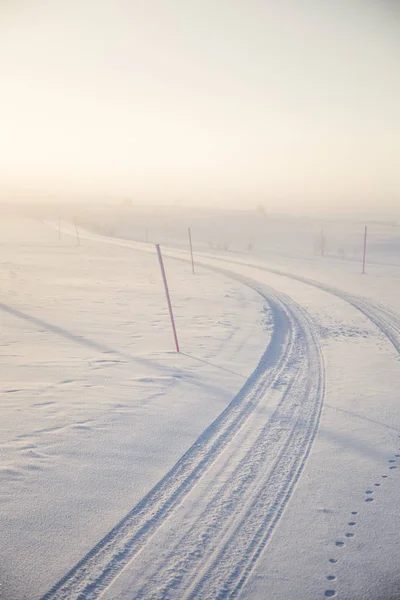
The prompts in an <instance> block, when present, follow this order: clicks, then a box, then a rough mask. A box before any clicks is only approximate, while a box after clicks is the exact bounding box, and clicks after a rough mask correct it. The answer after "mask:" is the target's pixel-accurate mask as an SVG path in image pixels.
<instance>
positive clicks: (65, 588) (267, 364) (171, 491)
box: [42, 268, 301, 600]
mask: <svg viewBox="0 0 400 600" xmlns="http://www.w3.org/2000/svg"><path fill="white" fill-rule="evenodd" d="M211 269H212V270H215V271H218V272H221V273H223V274H225V275H227V276H229V277H232V278H234V279H237V280H239V281H241V282H242V283H245V284H246V285H249V286H251V287H252V288H253V289H254V290H255V291H257V292H258V293H260V294H261V295H262V297H263V298H264V299H265V300H267V301H268V302H269V305H270V307H271V310H272V313H273V321H274V330H273V333H272V338H271V341H270V343H269V345H268V348H267V349H266V351H265V353H264V355H263V356H262V358H261V360H260V362H259V365H258V366H257V368H256V369H255V371H254V373H253V374H252V375H251V376H250V378H249V379H248V380H247V381H246V383H245V385H244V386H243V388H242V389H241V390H240V392H239V393H238V394H237V396H236V397H235V398H234V399H233V400H232V402H231V403H230V405H229V406H228V407H227V408H226V409H225V410H224V411H223V413H221V415H220V416H219V417H218V418H217V419H216V420H215V421H214V422H213V423H212V424H211V425H210V426H209V427H208V428H207V429H206V430H205V431H204V433H203V434H202V435H201V436H200V438H199V439H198V440H197V441H196V442H195V444H194V445H193V446H192V447H191V448H190V449H189V450H188V451H187V452H186V453H185V454H184V455H183V456H182V458H181V459H180V460H179V461H178V462H177V463H176V465H175V466H174V467H173V468H172V469H171V471H169V473H167V475H166V476H165V477H164V478H163V479H162V480H161V481H160V482H159V483H158V484H157V485H156V486H155V487H154V488H153V489H152V490H151V491H150V492H149V494H147V496H145V497H144V498H143V500H142V501H141V502H140V503H139V504H138V505H137V506H136V507H135V508H134V509H133V510H132V511H131V512H130V513H129V514H128V515H127V516H126V517H125V518H124V519H122V520H121V521H120V522H119V523H118V524H117V525H116V526H115V527H114V528H113V529H112V530H111V531H110V532H109V533H108V534H107V535H106V536H105V537H104V538H103V539H102V540H101V541H100V542H99V543H98V544H97V545H96V546H95V547H94V548H93V549H92V550H91V551H90V552H89V553H88V554H87V555H86V556H85V557H84V558H83V559H82V560H81V561H80V562H79V563H78V564H77V565H76V566H75V567H74V568H73V569H72V570H71V571H69V573H67V574H66V575H65V576H64V577H63V578H62V579H61V580H60V581H59V582H58V583H57V584H56V585H55V586H54V587H53V588H52V589H51V590H50V591H49V592H47V593H46V594H45V595H44V596H43V597H42V600H50V599H57V600H61V599H64V600H66V599H68V600H71V599H72V598H85V599H90V598H98V597H99V595H100V594H101V593H102V591H103V590H104V589H105V588H106V587H107V586H109V585H110V583H111V582H112V581H113V580H114V579H115V577H116V576H117V575H118V574H119V572H120V571H121V570H122V569H123V568H124V566H125V565H126V564H127V563H128V562H129V561H131V560H132V558H133V557H134V556H135V555H136V554H137V553H138V552H140V550H141V549H142V548H143V547H144V545H146V543H147V542H148V541H149V539H150V538H151V537H152V536H153V535H154V533H155V532H156V531H157V530H158V529H159V528H160V527H161V526H162V524H163V523H164V522H165V520H166V519H167V518H168V517H169V516H170V515H171V514H172V513H173V511H174V510H175V509H176V507H177V506H178V505H179V504H180V503H181V502H182V500H183V498H184V497H186V495H187V494H188V493H189V491H190V490H191V489H192V488H193V487H194V486H195V484H196V483H197V482H198V481H199V479H200V478H201V477H202V476H203V475H204V473H205V472H206V471H207V470H208V469H209V468H210V466H211V465H212V464H213V462H214V461H215V460H216V458H217V457H218V456H219V455H220V454H221V453H222V452H223V451H224V449H225V448H226V446H227V445H228V443H229V442H230V441H231V440H232V439H233V438H234V436H235V435H236V434H237V432H238V431H239V430H240V429H241V427H243V426H244V424H245V422H246V420H247V419H248V418H249V416H250V415H251V414H252V412H253V411H254V410H255V409H256V408H257V406H258V404H259V403H260V402H261V400H262V399H263V398H264V397H265V394H266V392H267V390H268V389H271V388H273V386H274V385H275V384H276V382H277V381H278V380H279V378H280V376H281V374H282V372H283V371H284V369H285V367H286V366H287V363H288V361H290V360H291V359H292V357H293V353H294V352H295V349H296V343H297V340H298V337H299V335H300V332H301V328H300V326H299V323H298V321H297V320H296V315H295V314H294V313H293V311H292V310H291V309H290V305H291V302H289V304H287V303H288V299H286V298H285V297H284V296H280V295H276V294H275V293H274V292H273V291H272V290H268V288H267V287H266V286H260V285H258V284H257V283H256V282H254V281H252V280H250V279H247V278H245V277H241V276H238V275H237V274H234V273H231V272H229V271H226V270H222V269H216V268H211Z"/></svg>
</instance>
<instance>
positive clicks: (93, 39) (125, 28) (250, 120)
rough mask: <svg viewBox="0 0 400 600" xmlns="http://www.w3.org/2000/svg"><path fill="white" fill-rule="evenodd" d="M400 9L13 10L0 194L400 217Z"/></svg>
mask: <svg viewBox="0 0 400 600" xmlns="http://www.w3.org/2000/svg"><path fill="white" fill-rule="evenodd" d="M399 4H400V3H399V1H398V0H376V1H372V0H371V1H370V0H329V1H328V0H140V1H139V0H63V1H61V0H0V81H1V86H0V93H1V96H0V194H1V195H2V196H3V197H5V196H7V195H8V194H9V195H11V197H19V196H20V195H23V196H24V197H29V196H30V195H31V196H32V197H37V196H38V195H39V196H40V194H43V195H44V196H45V195H48V196H54V197H55V198H57V197H58V196H61V195H64V196H68V195H71V197H72V196H73V195H79V196H82V197H84V196H88V197H89V196H90V197H95V196H97V195H101V196H104V195H110V196H121V197H130V198H132V199H134V200H137V201H141V200H147V199H148V200H152V201H154V200H157V201H160V202H163V201H165V202H174V201H176V200H177V201H180V202H182V203H183V204H190V203H194V204H197V205H198V204H201V203H204V204H213V203H216V204H218V203H220V204H223V203H225V204H226V205H235V206H236V205H244V204H245V203H249V206H250V207H251V206H253V205H255V204H256V203H257V202H260V201H262V202H265V204H266V205H270V204H271V206H272V205H274V206H279V205H282V206H289V207H292V208H299V209H301V208H303V207H305V208H312V207H313V206H314V207H317V208H322V207H324V206H328V205H329V206H333V207H342V206H349V205H351V208H352V210H354V208H355V207H357V206H360V207H361V206H365V203H369V204H370V206H369V207H371V206H372V205H373V204H374V205H377V206H383V205H384V204H385V205H388V206H389V205H392V206H397V205H400V193H399V192H400V6H399Z"/></svg>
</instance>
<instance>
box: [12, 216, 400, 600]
mask: <svg viewBox="0 0 400 600" xmlns="http://www.w3.org/2000/svg"><path fill="white" fill-rule="evenodd" d="M262 218H264V217H262ZM82 221H83V220H82ZM89 221H90V219H86V223H85V225H86V229H84V228H83V226H82V225H81V226H80V235H81V245H80V246H77V244H76V240H75V238H74V228H73V226H71V225H70V224H68V223H65V222H63V223H62V228H61V229H62V232H61V239H59V236H58V231H57V223H55V222H54V221H51V220H50V219H49V220H47V221H46V222H44V223H43V224H41V223H39V222H37V221H34V220H22V219H8V220H4V221H3V223H2V225H1V240H2V242H1V250H2V263H1V271H0V278H1V279H0V282H1V289H2V299H1V305H0V308H1V318H2V335H3V337H2V342H1V362H2V366H3V369H2V373H3V375H2V379H1V391H2V409H3V410H2V417H3V418H2V428H1V439H0V442H1V461H2V462H1V466H0V468H1V471H0V474H1V495H0V501H1V513H0V520H1V530H2V541H3V543H2V545H1V550H0V552H1V554H0V564H1V567H0V569H1V570H0V590H1V591H0V597H1V598H4V599H5V600H15V599H27V600H28V599H29V600H30V599H32V600H36V599H39V598H41V597H43V598H46V599H50V598H52V599H57V600H59V599H61V598H62V599H77V598H79V599H83V598H87V599H89V598H90V599H91V598H99V597H102V598H104V599H107V600H116V599H120V600H125V599H133V598H143V599H147V598H154V599H155V598H159V599H161V598H171V599H172V598H174V599H180V598H192V599H195V598H200V599H202V598H207V599H214V598H221V599H222V598H233V597H238V596H240V597H242V598H245V599H246V600H257V599H259V598H268V599H269V598H271V599H272V598H273V599H274V600H275V599H278V600H292V599H293V600H294V599H301V600H303V599H304V600H305V599H307V600H308V599H312V600H314V599H318V598H324V597H337V598H341V599H342V600H344V599H345V600H361V599H363V598H366V597H369V598H376V599H377V600H378V599H381V598H382V599H384V598H385V599H396V598H399V597H400V570H399V568H398V560H397V557H398V548H399V544H400V537H399V535H398V531H400V516H399V514H398V508H397V504H398V497H399V493H400V478H399V477H400V474H399V469H400V462H399V460H400V392H399V390H400V369H399V352H400V316H399V312H400V311H399V306H398V297H399V291H400V269H399V266H397V265H398V263H397V258H396V253H397V250H398V248H399V246H398V245H396V243H395V239H396V235H394V236H393V231H395V229H393V226H392V225H390V228H391V229H390V230H388V229H386V230H385V231H386V233H385V236H386V237H384V236H383V234H382V232H381V231H380V233H379V236H381V238H382V239H383V242H382V244H381V246H380V247H385V248H389V250H388V259H387V260H386V258H385V257H386V255H385V253H384V252H381V254H380V255H379V260H375V261H371V262H370V263H369V264H368V269H367V275H364V276H362V275H361V274H360V265H359V261H358V260H352V259H348V260H347V259H346V260H345V259H344V258H343V256H341V257H340V256H336V255H335V254H334V253H331V255H328V256H327V255H325V256H324V257H322V256H317V255H315V254H313V253H312V249H309V250H310V251H309V252H306V251H305V249H304V248H305V246H304V245H303V243H302V241H301V240H303V241H304V240H305V239H307V240H308V239H312V236H311V238H310V231H309V229H310V228H309V225H307V228H306V230H305V232H304V235H303V236H299V237H297V238H295V236H294V234H293V232H292V230H290V232H291V233H290V234H288V237H289V238H290V243H289V242H288V244H287V246H288V247H289V246H290V248H291V249H290V251H289V250H287V249H286V250H287V251H285V252H284V251H282V249H280V248H279V247H275V250H274V251H273V249H270V250H269V251H267V248H266V247H262V248H260V250H259V251H257V249H256V247H255V244H254V247H252V248H251V249H250V247H248V248H247V249H245V248H242V249H240V248H236V249H235V251H233V250H231V251H228V250H223V249H221V247H222V246H223V244H222V243H221V244H220V247H219V248H218V247H216V244H215V243H213V244H207V243H206V242H205V238H204V236H203V238H202V240H201V241H199V242H196V228H195V227H193V231H192V233H193V238H194V242H195V252H196V273H195V275H192V273H191V267H190V264H189V262H187V261H188V253H187V250H186V248H185V247H184V246H185V237H184V233H182V234H181V235H180V236H179V235H178V233H176V234H174V236H172V235H171V236H170V237H171V239H170V240H169V243H167V242H168V241H167V240H164V239H162V235H160V236H159V239H153V240H151V241H161V242H164V244H163V249H164V256H165V260H166V268H167V273H168V277H169V281H170V287H171V294H172V301H173V305H174V308H175V312H176V320H177V326H178V333H179V338H180V343H181V349H182V352H181V353H180V354H176V353H175V352H174V349H173V340H172V335H171V331H170V325H169V321H168V313H167V309H166V305H165V298H164V296H163V289H162V283H161V280H160V274H159V269H158V264H157V259H156V256H155V252H154V246H153V245H152V244H149V243H146V242H145V241H138V240H140V237H139V236H138V235H137V232H135V231H134V230H133V229H132V231H131V235H129V227H128V226H127V224H125V231H124V232H123V234H122V233H121V232H119V231H118V230H117V231H116V230H115V225H114V230H113V232H112V233H114V235H115V234H117V235H118V234H121V235H123V236H124V238H125V239H121V238H119V237H106V236H104V235H101V232H100V233H99V231H100V229H101V228H99V227H94V228H93V227H91V229H92V231H89V230H88V229H89V228H90V223H89ZM127 222H128V221H127ZM127 222H126V223H127ZM225 226H226V230H227V232H228V233H229V231H231V230H230V229H229V227H228V225H227V224H225ZM215 227H216V225H215ZM380 227H381V226H380ZM220 229H223V226H222V225H221V223H220ZM317 229H318V228H317ZM326 229H327V227H326V225H325V231H326ZM350 229H351V228H350ZM351 230H352V231H353V229H351ZM358 230H359V231H362V228H361V227H358ZM182 231H183V230H182ZM244 231H245V228H244V227H243V232H244ZM343 231H344V229H343ZM343 231H342V234H343V235H342V237H343V240H344V241H343V240H342V245H343V244H344V245H346V247H348V248H349V247H350V246H351V241H349V239H348V238H346V236H345V235H344V233H343ZM387 231H390V234H387ZM243 232H242V233H243ZM109 233H111V231H110V232H109ZM228 233H227V235H226V236H225V237H228ZM243 235H244V234H243ZM246 235H247V234H246ZM325 235H327V234H325ZM382 236H383V237H382ZM129 237H131V238H132V240H129V239H127V238H129ZM173 237H174V239H172V238H173ZM199 237H200V236H199ZM381 238H380V239H381ZM346 239H347V241H346ZM279 240H280V242H279V243H281V242H282V240H281V237H279ZM296 248H297V251H296ZM397 467H399V468H397Z"/></svg>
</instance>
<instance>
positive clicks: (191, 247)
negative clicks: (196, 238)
mask: <svg viewBox="0 0 400 600" xmlns="http://www.w3.org/2000/svg"><path fill="white" fill-rule="evenodd" d="M188 232H189V246H190V256H191V257H192V273H193V275H194V260H193V246H192V234H191V232H190V227H188Z"/></svg>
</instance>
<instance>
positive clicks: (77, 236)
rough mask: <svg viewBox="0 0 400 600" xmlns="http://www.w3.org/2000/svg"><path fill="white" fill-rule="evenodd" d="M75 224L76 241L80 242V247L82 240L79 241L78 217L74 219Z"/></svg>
mask: <svg viewBox="0 0 400 600" xmlns="http://www.w3.org/2000/svg"><path fill="white" fill-rule="evenodd" d="M74 223H75V231H76V239H77V240H78V246H80V245H81V240H80V239H79V231H78V224H77V222H76V217H74Z"/></svg>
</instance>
